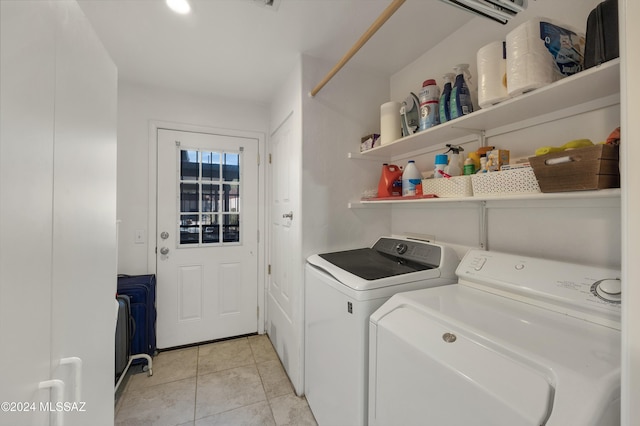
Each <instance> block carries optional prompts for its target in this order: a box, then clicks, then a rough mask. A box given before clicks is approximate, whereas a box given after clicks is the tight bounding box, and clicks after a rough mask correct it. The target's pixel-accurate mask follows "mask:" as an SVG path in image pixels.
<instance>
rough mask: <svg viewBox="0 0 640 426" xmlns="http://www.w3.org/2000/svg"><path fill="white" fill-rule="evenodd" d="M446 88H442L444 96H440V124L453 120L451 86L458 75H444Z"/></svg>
mask: <svg viewBox="0 0 640 426" xmlns="http://www.w3.org/2000/svg"><path fill="white" fill-rule="evenodd" d="M443 78H444V87H443V88H442V96H440V103H439V105H438V109H439V114H438V115H439V117H440V123H446V122H447V121H449V120H451V111H450V110H449V105H450V103H449V102H450V99H449V98H450V97H451V85H452V84H453V80H454V79H455V78H456V75H455V74H453V73H450V72H449V73H446V74H445V75H444V77H443Z"/></svg>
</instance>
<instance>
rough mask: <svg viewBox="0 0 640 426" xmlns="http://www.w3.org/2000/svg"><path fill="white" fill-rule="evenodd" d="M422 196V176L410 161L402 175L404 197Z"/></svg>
mask: <svg viewBox="0 0 640 426" xmlns="http://www.w3.org/2000/svg"><path fill="white" fill-rule="evenodd" d="M412 195H422V175H421V174H420V171H419V170H418V168H417V167H416V163H415V161H413V160H409V163H408V164H407V167H405V168H404V172H403V173H402V196H403V197H410V196H412Z"/></svg>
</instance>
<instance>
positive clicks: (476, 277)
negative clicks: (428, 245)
mask: <svg viewBox="0 0 640 426" xmlns="http://www.w3.org/2000/svg"><path fill="white" fill-rule="evenodd" d="M456 274H457V275H458V279H459V282H460V284H463V285H469V286H472V287H477V288H481V289H483V290H486V291H489V292H492V293H495V294H500V295H502V296H505V297H509V298H512V299H516V300H521V301H523V302H527V303H531V304H535V305H538V306H542V307H545V308H548V309H552V310H555V311H558V312H563V313H566V314H568V315H572V316H576V317H579V318H582V319H586V320H589V321H593V322H597V323H600V324H604V325H607V326H611V327H613V328H620V303H621V300H622V283H621V281H620V271H618V270H614V269H607V268H600V267H594V266H589V265H579V264H574V263H565V262H559V261H554V260H548V259H538V258H531V257H525V256H518V255H512V254H506V253H496V252H491V251H481V250H470V251H469V252H468V253H467V254H466V256H465V257H464V258H463V259H462V262H460V264H459V266H458V269H457V270H456Z"/></svg>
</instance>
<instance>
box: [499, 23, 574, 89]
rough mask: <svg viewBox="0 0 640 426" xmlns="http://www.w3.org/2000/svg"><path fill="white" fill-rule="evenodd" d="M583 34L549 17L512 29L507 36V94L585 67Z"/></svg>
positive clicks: (549, 81) (533, 86)
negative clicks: (583, 61)
mask: <svg viewBox="0 0 640 426" xmlns="http://www.w3.org/2000/svg"><path fill="white" fill-rule="evenodd" d="M581 37H582V38H583V36H581V35H580V34H578V33H576V32H575V31H574V30H572V29H570V28H567V27H566V26H565V25H562V24H558V23H555V22H551V21H550V20H549V19H546V18H535V19H531V20H529V21H527V22H525V23H523V24H521V25H519V26H518V27H516V28H515V29H513V30H512V31H511V32H509V33H508V34H507V38H506V52H507V92H508V94H509V95H510V96H515V95H519V94H521V93H524V92H527V91H529V90H533V89H537V88H540V87H543V86H546V85H548V84H551V83H553V82H554V81H557V80H559V79H561V78H563V77H564V76H565V75H571V74H572V73H575V72H578V71H579V70H580V69H581V67H582V65H581V63H580V61H581V55H582V53H581V52H580V49H581V47H580V39H581ZM560 64H562V72H561V68H560V66H559V65H560ZM563 73H564V74H563Z"/></svg>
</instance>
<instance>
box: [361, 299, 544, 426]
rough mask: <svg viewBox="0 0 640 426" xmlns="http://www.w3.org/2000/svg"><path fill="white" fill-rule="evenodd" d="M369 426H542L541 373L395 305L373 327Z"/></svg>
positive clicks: (471, 336) (480, 341)
mask: <svg viewBox="0 0 640 426" xmlns="http://www.w3.org/2000/svg"><path fill="white" fill-rule="evenodd" d="M370 333H371V334H370V336H371V340H370V342H371V360H370V366H371V369H370V373H371V380H370V401H369V410H370V411H369V414H370V418H369V421H370V424H371V425H391V424H396V425H400V424H401V425H425V424H429V425H439V426H453V425H456V426H468V425H492V426H519V425H522V426H524V425H527V426H529V425H531V426H540V425H544V424H545V422H546V421H547V419H548V418H549V415H550V413H551V408H552V407H551V405H552V402H553V395H554V389H553V387H552V386H551V385H550V383H549V381H548V379H547V377H546V376H545V373H544V370H543V369H542V368H540V367H538V366H536V365H535V364H534V363H532V362H530V361H528V360H527V359H526V358H524V357H522V356H516V354H514V353H506V352H505V351H504V350H503V349H500V348H499V347H498V346H497V345H492V344H491V343H488V342H487V341H484V340H483V339H482V338H481V337H479V336H476V335H474V334H473V333H471V332H468V331H466V330H464V329H462V328H460V327H455V326H454V325H451V324H446V323H445V322H443V321H442V320H441V319H435V318H430V317H428V316H425V313H424V312H417V311H416V310H414V309H412V308H411V306H407V305H404V306H403V305H400V306H398V307H397V308H396V309H395V310H393V311H392V312H390V313H388V314H387V315H385V316H384V317H383V318H381V319H380V321H379V322H378V324H377V325H376V324H374V323H371V325H370Z"/></svg>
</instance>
